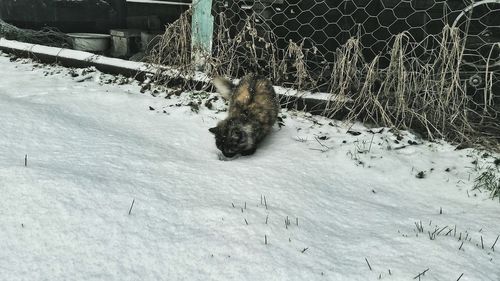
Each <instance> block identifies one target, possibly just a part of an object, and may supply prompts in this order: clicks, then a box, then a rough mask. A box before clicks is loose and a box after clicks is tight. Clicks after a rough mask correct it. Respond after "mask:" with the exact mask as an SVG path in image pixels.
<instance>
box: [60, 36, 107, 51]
mask: <svg viewBox="0 0 500 281" xmlns="http://www.w3.org/2000/svg"><path fill="white" fill-rule="evenodd" d="M68 36H69V37H71V39H72V41H73V49H75V50H79V51H91V52H104V51H106V50H107V49H109V41H110V38H111V35H109V34H99V33H68Z"/></svg>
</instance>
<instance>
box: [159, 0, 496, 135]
mask: <svg viewBox="0 0 500 281" xmlns="http://www.w3.org/2000/svg"><path fill="white" fill-rule="evenodd" d="M193 5H194V6H195V5H196V3H194V4H193ZM211 14H212V15H213V16H214V32H213V42H212V47H211V53H210V54H209V56H207V57H206V61H205V63H206V66H207V67H206V68H205V69H206V71H207V72H208V74H209V75H211V76H216V75H222V76H226V77H232V78H238V77H241V76H242V75H244V74H245V73H248V72H254V73H258V74H261V75H264V76H266V77H269V78H270V79H271V80H272V81H273V83H274V84H275V85H279V86H284V87H286V88H292V89H295V90H304V91H311V92H323V93H329V94H331V95H330V96H331V99H330V101H328V106H327V108H326V109H325V111H324V112H323V113H324V114H325V115H330V116H338V115H339V113H342V115H343V116H344V117H345V118H348V119H357V120H362V121H365V122H371V123H376V124H378V125H385V126H391V127H395V128H401V129H409V128H410V129H415V130H417V131H419V132H420V133H422V134H424V135H426V136H427V137H429V138H431V139H432V138H443V137H444V138H447V139H451V140H453V141H457V142H462V143H465V142H467V143H476V142H481V143H489V144H492V143H495V144H496V145H498V143H499V142H500V118H499V116H498V113H499V112H500V0H485V1H475V2H472V1H469V0H450V1H441V0H350V1H333V0H255V1H247V0H243V1H242V0H224V1H213V5H212V11H211ZM189 18H190V14H189V12H188V14H186V15H183V17H181V19H180V20H179V21H178V22H176V23H174V24H173V25H171V26H169V27H168V28H167V32H166V33H165V35H164V36H163V37H162V39H161V40H160V45H159V46H160V47H159V48H157V51H156V52H155V53H153V55H152V56H151V57H152V58H154V59H153V61H154V62H156V63H160V64H167V65H172V66H177V67H180V66H186V65H187V64H188V63H187V61H188V58H189V57H190V52H191V51H192V50H191V49H190V48H189V47H187V46H189V45H190V44H189V40H190V38H191V31H192V28H191V26H188V25H187V24H186V23H188V24H189V23H190V21H189ZM193 28H196V26H194V27H193ZM179 46H180V47H181V48H179ZM179 58H181V59H179ZM185 69H188V68H185Z"/></svg>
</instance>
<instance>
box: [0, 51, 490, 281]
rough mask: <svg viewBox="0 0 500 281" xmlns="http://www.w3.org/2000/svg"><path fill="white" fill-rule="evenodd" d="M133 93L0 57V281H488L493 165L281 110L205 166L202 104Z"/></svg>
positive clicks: (208, 110)
mask: <svg viewBox="0 0 500 281" xmlns="http://www.w3.org/2000/svg"><path fill="white" fill-rule="evenodd" d="M142 92H144V93H141V87H140V85H138V84H137V83H136V82H133V81H130V80H127V79H125V78H123V77H115V76H111V75H106V74H102V73H99V72H97V71H93V70H92V69H87V70H82V69H74V70H72V69H65V68H62V67H57V66H47V65H41V64H38V63H34V62H32V61H29V60H21V59H13V58H12V59H11V58H10V57H9V56H7V55H6V54H2V55H0V193H1V197H0V198H1V204H0V226H1V227H0V280H9V281H10V280H379V279H380V280H419V279H420V280H453V281H454V280H458V279H459V280H482V281H485V280H493V281H498V280H500V242H498V243H497V244H496V246H495V247H492V246H493V245H494V242H495V239H497V237H498V235H499V234H500V224H499V222H500V203H499V202H498V199H495V200H492V199H490V198H489V197H488V193H486V192H479V191H477V190H472V187H473V180H474V178H475V177H477V176H478V175H479V174H480V172H481V168H484V167H487V166H489V165H493V164H492V163H493V161H494V160H495V158H496V157H499V156H498V155H494V156H492V155H488V154H486V155H485V152H481V151H477V150H472V149H465V150H455V147H454V146H452V145H450V144H446V143H444V142H442V143H430V142H426V141H422V140H420V139H419V138H418V137H417V136H415V135H412V134H410V133H408V132H401V134H398V133H396V132H394V131H391V130H389V129H387V128H371V129H369V128H367V127H364V126H362V125H361V124H344V123H341V122H338V121H332V120H328V119H325V118H320V117H314V116H311V115H309V114H304V113H300V112H293V111H283V118H284V125H285V126H284V127H282V128H281V129H280V128H278V126H276V128H275V130H274V132H273V134H272V135H271V136H270V137H269V138H268V139H267V140H266V141H265V142H264V143H263V144H262V146H261V147H260V148H259V149H258V150H257V152H256V153H255V154H254V155H253V156H250V157H240V158H238V159H235V160H233V161H220V160H219V159H218V157H217V153H218V152H217V149H216V147H215V142H214V138H213V136H212V135H211V134H210V133H209V132H208V128H210V127H212V126H214V125H215V124H216V123H217V120H220V119H222V118H224V116H225V114H226V113H225V112H223V110H222V109H224V107H225V106H224V104H223V103H222V102H221V101H220V100H215V98H214V97H215V95H214V94H207V93H201V94H199V95H197V96H193V94H189V93H183V94H180V95H176V94H178V92H177V93H174V94H172V93H173V92H169V93H168V94H167V93H165V92H161V91H160V92H158V93H154V95H157V96H156V97H155V96H152V95H151V92H150V91H142ZM166 96H167V97H168V98H165V97H166ZM198 101H199V102H201V105H199V104H198ZM26 155H27V157H26V158H25V156H26ZM25 161H26V163H25ZM25 164H26V166H25ZM132 202H134V203H133V205H132ZM266 242H267V243H266ZM419 274H420V275H419Z"/></svg>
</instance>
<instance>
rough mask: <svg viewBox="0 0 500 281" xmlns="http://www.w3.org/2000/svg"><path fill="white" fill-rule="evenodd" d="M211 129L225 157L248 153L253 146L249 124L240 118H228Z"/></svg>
mask: <svg viewBox="0 0 500 281" xmlns="http://www.w3.org/2000/svg"><path fill="white" fill-rule="evenodd" d="M209 131H210V132H211V133H213V134H214V135H215V145H216V146H217V148H218V149H219V150H220V151H221V152H222V154H224V156H225V157H228V158H231V157H234V156H236V155H237V154H247V152H248V151H249V150H251V149H252V147H253V141H252V137H251V131H250V130H249V126H245V125H244V124H243V123H242V122H241V121H240V120H226V122H222V123H220V124H219V125H217V127H213V128H210V129H209Z"/></svg>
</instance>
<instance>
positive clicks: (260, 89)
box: [209, 75, 279, 157]
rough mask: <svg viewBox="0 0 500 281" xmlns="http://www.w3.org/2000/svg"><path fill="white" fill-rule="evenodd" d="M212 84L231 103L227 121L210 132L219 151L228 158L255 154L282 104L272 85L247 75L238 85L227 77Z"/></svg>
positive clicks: (220, 123)
mask: <svg viewBox="0 0 500 281" xmlns="http://www.w3.org/2000/svg"><path fill="white" fill-rule="evenodd" d="M213 84H214V86H215V87H216V88H217V90H218V92H219V93H220V94H221V95H222V96H223V97H224V98H226V99H227V100H228V101H229V109H228V116H227V118H226V119H224V120H222V121H220V122H219V123H218V124H217V126H216V127H214V128H210V129H209V131H210V132H212V133H213V134H214V135H215V144H216V146H217V148H218V149H219V150H220V151H221V152H222V154H224V156H226V157H233V156H235V155H237V154H241V155H250V154H253V153H254V152H255V150H256V149H257V145H258V144H259V142H260V141H262V139H263V138H264V137H265V136H266V135H267V134H269V132H270V131H271V129H272V126H273V124H274V123H275V122H276V120H277V117H278V112H279V103H278V101H277V97H276V93H275V92H274V89H273V86H272V84H271V82H270V81H269V80H268V79H265V78H263V77H259V76H255V75H247V76H245V77H244V78H243V79H241V81H240V82H239V83H238V85H236V86H235V85H233V84H232V83H231V82H230V81H228V80H227V79H224V78H216V79H214V81H213Z"/></svg>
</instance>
